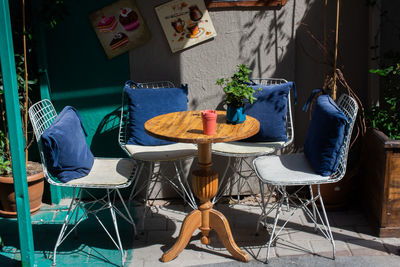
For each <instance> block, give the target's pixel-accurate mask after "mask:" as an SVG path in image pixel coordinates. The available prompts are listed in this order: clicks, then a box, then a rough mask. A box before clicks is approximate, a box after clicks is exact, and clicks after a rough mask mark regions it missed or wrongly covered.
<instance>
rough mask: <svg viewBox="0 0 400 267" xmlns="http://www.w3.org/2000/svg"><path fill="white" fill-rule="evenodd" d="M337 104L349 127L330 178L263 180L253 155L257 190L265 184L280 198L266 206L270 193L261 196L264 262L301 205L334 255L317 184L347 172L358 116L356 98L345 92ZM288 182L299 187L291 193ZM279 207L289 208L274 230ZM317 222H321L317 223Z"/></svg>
mask: <svg viewBox="0 0 400 267" xmlns="http://www.w3.org/2000/svg"><path fill="white" fill-rule="evenodd" d="M337 105H338V107H339V108H340V109H341V110H342V111H343V112H344V114H345V115H346V117H347V118H348V119H349V127H348V129H347V133H346V135H345V139H344V143H343V146H342V147H341V151H340V162H339V165H338V168H337V170H336V172H335V173H333V174H332V175H331V176H330V177H329V179H326V177H325V178H324V177H322V176H321V179H317V180H315V179H314V180H309V181H301V182H299V181H293V182H290V181H289V182H288V181H286V182H276V181H275V182H272V181H266V180H264V179H263V177H261V176H260V174H259V173H258V172H257V167H256V164H257V161H259V160H261V158H256V159H255V160H254V161H253V165H254V169H255V170H256V173H257V176H258V177H259V184H260V190H261V191H263V189H264V187H263V185H264V184H267V186H268V188H269V190H270V191H271V192H276V193H277V195H279V199H278V200H277V202H275V203H274V204H272V206H271V207H270V208H268V205H269V204H270V200H271V195H272V194H270V195H269V197H268V199H267V200H266V201H265V199H264V198H262V206H263V209H262V214H261V215H260V217H259V219H258V221H257V232H258V230H259V225H260V224H261V223H262V222H263V224H264V227H267V228H269V230H271V233H270V238H269V241H268V243H267V257H266V262H267V263H268V261H269V252H270V248H271V245H273V244H275V242H276V240H277V239H278V236H279V234H280V232H281V231H282V230H283V229H284V228H285V226H286V224H287V223H288V222H289V220H290V219H291V217H292V216H293V215H294V214H295V212H296V210H298V209H302V210H303V211H304V213H305V214H306V215H307V217H308V218H309V219H310V220H311V221H312V222H313V223H314V230H315V231H317V230H319V231H320V232H321V233H322V235H323V236H324V237H325V238H326V239H328V241H330V242H331V244H332V258H333V259H335V253H336V248H335V241H334V238H333V235H332V231H331V227H330V225H329V220H328V217H327V213H326V211H325V207H324V202H323V198H322V195H321V191H320V185H321V184H328V183H335V182H338V181H340V180H341V179H342V178H343V176H344V175H345V173H346V165H347V158H348V150H349V145H350V140H351V133H352V130H353V127H354V123H355V120H356V116H357V111H358V106H357V103H356V101H355V100H354V99H353V98H351V97H350V96H348V95H347V94H343V95H341V96H340V98H339V99H338V101H337ZM281 157H285V155H282V156H281ZM263 158H268V156H265V157H263ZM313 185H315V186H316V187H317V190H316V191H317V192H316V195H314V193H315V192H313V188H312V186H313ZM289 186H300V187H299V188H298V189H296V190H295V192H293V193H289V192H288V191H287V190H286V189H287V187H289ZM306 186H308V187H309V192H310V198H309V199H307V198H304V197H302V196H301V195H299V192H300V191H301V190H302V189H303V188H304V187H306ZM262 196H263V192H262ZM318 200H319V202H320V207H321V211H322V214H321V212H320V211H319V210H318V208H317V204H316V202H317V201H318ZM309 205H311V206H312V208H311V209H310V208H309V207H308V206H309ZM274 210H275V211H276V212H275V218H274V222H273V225H272V229H271V227H268V224H267V219H268V215H269V214H271V213H272V212H273V211H274ZM282 211H288V212H290V213H289V216H288V218H287V219H286V220H285V221H284V223H283V224H282V226H280V228H279V229H278V230H277V224H278V221H279V217H280V214H281V212H282ZM318 222H320V223H321V224H322V226H321V225H319V224H318Z"/></svg>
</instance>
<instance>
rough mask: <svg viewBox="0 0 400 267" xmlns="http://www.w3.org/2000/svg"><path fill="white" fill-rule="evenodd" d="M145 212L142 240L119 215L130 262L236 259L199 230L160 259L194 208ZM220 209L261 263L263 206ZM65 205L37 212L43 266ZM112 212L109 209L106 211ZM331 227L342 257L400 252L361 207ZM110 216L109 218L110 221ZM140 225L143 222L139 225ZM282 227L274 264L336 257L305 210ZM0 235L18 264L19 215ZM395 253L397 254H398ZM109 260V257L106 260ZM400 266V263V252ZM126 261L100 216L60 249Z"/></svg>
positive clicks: (67, 256) (60, 259)
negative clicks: (182, 246)
mask: <svg viewBox="0 0 400 267" xmlns="http://www.w3.org/2000/svg"><path fill="white" fill-rule="evenodd" d="M156 204H157V205H156V206H153V207H152V208H151V211H150V213H149V214H148V215H147V217H146V221H145V230H144V231H140V235H139V236H138V239H134V238H133V231H132V227H130V225H129V224H128V223H126V222H125V221H123V220H119V227H120V232H121V237H122V241H123V246H124V248H125V254H126V255H125V256H126V266H157V265H158V266H194V265H200V263H201V264H218V263H228V262H232V261H233V259H232V258H231V257H230V254H229V253H228V252H227V250H226V249H225V248H224V247H223V245H222V244H221V243H220V242H219V239H218V237H217V235H216V234H215V233H214V232H211V244H210V245H203V244H201V242H200V234H199V233H200V232H199V231H196V232H195V234H194V236H193V237H192V240H191V241H190V243H189V245H188V246H187V247H186V248H185V249H184V250H183V251H182V253H181V254H180V255H179V256H178V257H177V258H176V259H174V260H173V261H171V262H169V263H162V262H161V261H160V258H161V255H162V253H163V252H165V251H166V250H168V249H169V248H170V247H171V246H172V245H173V244H174V241H175V238H176V237H177V236H178V234H179V230H180V227H181V224H182V221H183V219H184V217H185V214H186V213H187V212H189V211H190V209H189V207H184V206H183V205H182V204H181V203H169V202H161V201H159V202H158V203H156ZM215 208H216V209H217V210H219V211H221V212H223V214H224V215H225V216H226V217H227V219H228V221H229V223H230V226H231V229H232V232H233V235H234V238H235V241H236V243H237V244H238V246H239V247H241V248H242V249H243V250H244V251H246V252H247V253H248V254H249V255H250V258H251V260H252V261H253V262H262V261H264V260H265V256H266V241H267V231H266V230H265V229H264V228H262V227H261V228H260V232H259V234H258V235H256V222H257V219H258V214H259V211H260V208H259V207H258V206H257V205H255V204H251V203H250V204H249V203H247V204H237V205H233V206H230V205H228V204H218V205H216V206H215ZM65 212H66V206H58V207H57V209H55V208H54V207H50V206H46V207H43V208H42V210H41V211H40V213H38V214H36V215H34V216H33V217H32V221H33V234H34V239H35V240H34V245H35V256H36V259H37V265H38V266H51V264H52V261H51V259H50V258H51V257H52V255H51V253H52V249H53V247H54V244H55V242H56V238H57V235H58V232H59V230H60V227H61V225H62V222H63V217H64V216H65ZM132 212H133V213H135V217H136V218H141V216H142V212H143V207H142V206H137V207H136V209H133V208H132ZM103 215H104V216H105V217H109V214H108V213H107V214H103ZM329 217H330V222H331V225H332V231H333V234H334V237H335V241H336V250H337V253H336V255H337V256H338V257H341V256H363V255H365V256H367V255H377V256H389V255H397V254H398V253H399V248H400V238H377V237H375V236H373V235H371V232H372V231H371V228H370V227H369V226H368V224H367V220H366V218H365V216H364V215H363V213H362V212H360V211H358V210H356V209H352V210H347V211H341V212H329ZM110 223H111V220H109V221H107V224H110ZM139 225H140V224H139ZM288 226H289V227H288V229H287V230H285V231H283V232H282V235H281V236H280V239H279V240H278V241H277V244H276V246H275V247H273V248H272V250H271V258H272V259H271V265H273V262H274V261H273V260H274V258H275V257H279V258H282V257H288V256H295V255H297V256H299V255H301V256H303V255H305V256H310V257H311V256H315V255H317V256H321V257H325V258H326V257H331V253H332V252H331V251H332V246H331V244H330V243H329V242H328V241H327V240H325V239H324V238H323V237H322V236H321V235H320V234H316V233H314V232H313V224H312V223H311V222H309V221H308V220H307V219H306V217H305V216H304V214H303V213H302V212H298V213H296V214H295V216H294V218H293V220H292V221H291V222H290V223H289V224H288ZM0 229H1V232H0V234H1V236H2V238H3V241H4V243H5V245H6V246H5V248H4V249H3V252H1V253H0V266H12V265H13V264H14V263H18V260H19V258H20V254H19V252H18V250H17V249H16V248H17V247H19V243H18V229H17V222H16V220H10V219H0ZM395 257H396V256H395ZM106 258H107V259H108V260H107V259H106ZM398 258H399V265H400V257H398ZM120 264H121V258H120V254H119V252H118V251H117V250H116V249H115V247H114V245H113V243H112V242H111V241H110V239H109V238H108V237H107V235H106V234H105V233H104V231H103V230H102V228H101V227H100V226H99V225H98V223H97V221H96V220H94V219H93V218H92V219H88V220H86V221H85V222H83V223H82V224H81V225H80V227H79V228H78V236H77V238H75V237H74V236H69V237H68V239H67V240H66V241H65V243H63V245H61V246H60V248H59V251H58V253H57V265H58V266H71V265H75V266H88V265H89V266H118V265H120Z"/></svg>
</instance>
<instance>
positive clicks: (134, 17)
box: [89, 0, 151, 58]
mask: <svg viewBox="0 0 400 267" xmlns="http://www.w3.org/2000/svg"><path fill="white" fill-rule="evenodd" d="M89 19H90V21H91V23H92V26H93V29H94V31H95V32H96V34H97V37H98V38H99V41H100V43H101V45H102V46H103V48H104V51H105V53H106V55H107V57H108V58H113V57H115V56H118V55H120V54H122V53H124V52H126V51H128V50H131V49H132V48H134V47H137V46H139V45H142V44H144V43H146V42H147V41H148V40H150V38H151V35H150V32H149V30H148V28H147V25H146V24H145V22H144V20H143V17H142V15H141V14H140V12H139V10H138V9H137V7H136V3H135V1H133V0H118V1H116V2H115V3H113V4H111V5H109V6H106V7H103V8H102V9H100V10H97V11H95V12H93V13H91V14H90V15H89Z"/></svg>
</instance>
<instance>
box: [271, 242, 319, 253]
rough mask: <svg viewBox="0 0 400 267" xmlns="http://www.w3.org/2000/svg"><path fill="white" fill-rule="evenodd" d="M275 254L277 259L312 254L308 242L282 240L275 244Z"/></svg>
mask: <svg viewBox="0 0 400 267" xmlns="http://www.w3.org/2000/svg"><path fill="white" fill-rule="evenodd" d="M275 252H276V255H277V256H278V257H283V256H297V255H304V254H312V253H313V251H312V248H311V245H310V242H309V241H308V240H296V241H286V240H282V239H279V240H278V241H277V242H276V247H275Z"/></svg>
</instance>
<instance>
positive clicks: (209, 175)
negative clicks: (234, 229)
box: [161, 162, 249, 262]
mask: <svg viewBox="0 0 400 267" xmlns="http://www.w3.org/2000/svg"><path fill="white" fill-rule="evenodd" d="M199 165H200V167H203V168H201V169H200V170H196V171H194V172H193V186H192V187H193V192H194V193H195V195H196V196H197V197H198V198H199V199H200V203H201V205H200V206H199V209H198V210H194V211H192V212H191V213H190V214H189V215H188V216H186V218H185V220H184V221H183V225H182V228H181V231H180V233H179V237H178V240H177V241H176V243H175V244H174V246H173V247H172V248H171V249H169V250H168V251H167V252H165V253H164V254H163V256H162V258H161V260H162V261H163V262H168V261H170V260H173V259H174V258H176V257H177V256H178V255H179V253H181V252H182V250H183V249H184V248H185V247H186V245H187V244H188V242H189V241H190V238H191V237H192V235H193V232H194V231H195V230H196V229H200V230H201V232H202V235H203V236H202V237H201V243H203V244H205V245H208V244H209V243H210V239H209V233H210V231H211V230H215V231H216V232H217V234H218V237H219V238H220V239H221V241H222V243H223V244H224V246H225V247H226V248H227V249H228V251H229V252H230V253H231V254H232V256H233V257H234V258H235V259H237V260H240V261H244V262H248V261H249V255H247V254H246V253H245V252H243V251H242V250H240V248H239V247H238V246H237V245H236V243H235V241H234V240H233V237H232V233H231V229H230V227H229V223H228V221H227V219H226V218H225V216H224V215H223V214H222V213H221V212H219V211H217V210H214V209H213V208H212V207H213V205H212V203H211V201H210V199H211V198H212V197H214V196H215V194H216V193H217V189H218V173H217V172H215V171H212V170H210V169H209V167H210V165H208V166H206V165H207V164H204V165H203V166H202V165H201V162H199Z"/></svg>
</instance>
